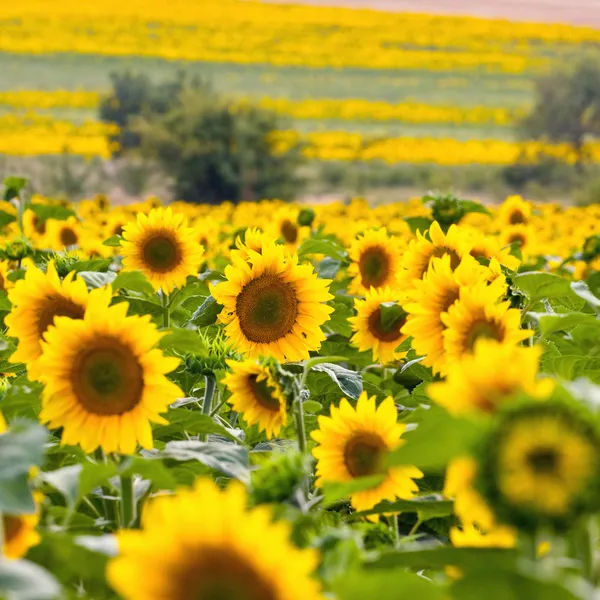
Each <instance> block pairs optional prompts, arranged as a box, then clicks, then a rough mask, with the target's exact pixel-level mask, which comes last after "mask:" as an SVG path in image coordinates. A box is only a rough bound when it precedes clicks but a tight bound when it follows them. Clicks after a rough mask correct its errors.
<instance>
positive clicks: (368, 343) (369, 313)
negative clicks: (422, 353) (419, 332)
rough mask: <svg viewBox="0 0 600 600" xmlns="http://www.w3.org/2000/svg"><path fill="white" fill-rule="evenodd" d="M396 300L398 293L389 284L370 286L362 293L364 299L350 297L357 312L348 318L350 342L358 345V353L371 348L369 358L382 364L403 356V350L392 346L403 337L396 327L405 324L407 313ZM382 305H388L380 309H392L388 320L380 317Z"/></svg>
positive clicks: (396, 345)
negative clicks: (378, 287)
mask: <svg viewBox="0 0 600 600" xmlns="http://www.w3.org/2000/svg"><path fill="white" fill-rule="evenodd" d="M397 299H398V293H397V292H394V291H392V290H391V289H390V288H389V287H384V288H381V289H375V288H371V290H370V291H368V292H367V293H366V294H365V299H364V300H359V299H358V298H356V299H355V300H354V308H355V309H356V313H357V314H356V316H355V317H350V318H349V319H348V321H349V322H350V324H351V325H352V330H353V331H354V332H355V333H354V335H353V336H352V339H351V341H352V342H353V343H354V344H356V345H357V346H358V349H359V350H360V351H361V352H363V351H364V350H372V351H373V360H375V361H381V362H382V363H383V364H386V363H389V362H391V361H392V360H398V359H400V358H403V357H404V356H405V355H406V353H405V352H395V350H396V348H397V347H398V346H399V345H400V344H401V343H402V342H403V341H404V340H405V339H406V336H405V335H403V334H402V333H401V331H400V330H401V329H402V327H403V326H404V324H405V323H406V316H407V315H406V312H404V310H403V309H402V308H401V306H400V305H399V304H398V303H397ZM382 305H388V306H386V307H384V308H387V309H389V310H392V311H393V313H392V317H391V318H390V319H389V322H388V321H384V319H383V318H382V316H383V312H382ZM390 305H391V306H390Z"/></svg>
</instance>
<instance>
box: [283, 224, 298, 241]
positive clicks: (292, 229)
mask: <svg viewBox="0 0 600 600" xmlns="http://www.w3.org/2000/svg"><path fill="white" fill-rule="evenodd" d="M280 229H281V235H282V236H283V239H284V240H285V241H286V242H287V243H288V244H295V243H296V241H297V240H298V227H297V226H296V224H295V223H292V222H291V221H290V220H289V219H286V220H285V221H283V223H281V228H280Z"/></svg>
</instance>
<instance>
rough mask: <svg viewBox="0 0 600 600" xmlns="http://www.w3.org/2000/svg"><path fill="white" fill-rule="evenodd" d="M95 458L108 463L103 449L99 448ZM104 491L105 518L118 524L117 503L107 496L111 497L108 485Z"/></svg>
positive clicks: (103, 487) (104, 486)
mask: <svg viewBox="0 0 600 600" xmlns="http://www.w3.org/2000/svg"><path fill="white" fill-rule="evenodd" d="M94 456H95V458H96V460H97V461H98V462H103V463H106V462H107V460H106V455H105V454H104V452H103V450H102V448H97V449H96V451H95V452H94ZM101 489H102V496H103V497H102V506H103V508H104V517H105V519H106V520H107V521H109V522H110V523H112V524H113V525H116V524H117V513H116V511H115V503H114V502H113V501H112V500H109V499H108V498H107V496H109V495H111V490H110V488H109V487H108V486H107V485H103V486H101Z"/></svg>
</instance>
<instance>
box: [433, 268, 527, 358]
mask: <svg viewBox="0 0 600 600" xmlns="http://www.w3.org/2000/svg"><path fill="white" fill-rule="evenodd" d="M505 292H506V285H505V283H504V281H502V279H496V280H495V281H494V283H493V284H491V285H488V284H487V282H481V283H478V284H475V285H473V286H471V287H463V288H461V289H460V292H459V298H458V300H457V301H456V302H455V303H454V304H453V305H452V306H450V308H448V312H446V313H444V314H442V317H441V318H442V323H443V324H444V325H445V326H446V329H445V330H444V332H443V334H442V335H443V336H444V350H445V353H446V361H447V363H448V364H451V363H453V362H455V361H458V360H460V359H461V358H462V357H463V356H464V355H465V354H470V353H472V352H473V348H474V346H475V342H476V341H477V340H479V339H481V338H488V339H493V340H496V341H497V342H501V343H503V344H518V343H519V342H522V341H523V340H525V339H527V338H528V337H531V336H532V335H533V331H532V330H529V329H521V311H520V310H519V309H517V308H510V302H508V301H506V302H501V301H500V300H501V298H502V297H503V296H504V294H505Z"/></svg>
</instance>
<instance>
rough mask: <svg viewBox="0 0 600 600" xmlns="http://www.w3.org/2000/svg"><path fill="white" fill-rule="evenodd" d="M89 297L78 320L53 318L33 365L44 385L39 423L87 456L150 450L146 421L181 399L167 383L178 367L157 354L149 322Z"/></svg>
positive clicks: (157, 337) (156, 420)
mask: <svg viewBox="0 0 600 600" xmlns="http://www.w3.org/2000/svg"><path fill="white" fill-rule="evenodd" d="M127 309H128V304H127V303H126V302H123V303H120V304H117V305H115V306H110V307H108V305H107V303H106V302H105V301H104V300H103V298H102V297H97V298H91V299H90V302H89V304H88V307H87V310H86V312H85V316H84V318H83V319H79V320H73V319H66V318H64V317H58V318H57V319H56V320H55V325H54V327H51V328H50V329H49V330H48V331H47V332H46V336H45V340H46V341H45V342H43V344H42V346H43V353H42V356H41V357H40V359H39V361H38V366H39V372H38V377H39V379H40V381H42V382H43V383H44V384H45V388H44V392H43V397H42V411H41V414H40V420H41V421H42V422H44V423H49V425H50V427H56V428H58V427H62V428H63V432H62V443H63V444H79V445H80V446H81V447H82V448H83V450H84V451H86V452H92V451H93V450H95V449H96V448H98V447H99V446H100V447H101V448H102V449H103V450H104V451H105V452H122V453H124V454H131V453H133V452H134V451H135V449H136V444H137V443H138V442H139V443H140V445H141V446H142V447H143V448H152V430H151V427H150V421H152V422H154V423H166V421H165V420H164V419H163V418H162V417H160V416H159V413H161V412H165V411H166V410H167V407H168V406H169V404H171V403H172V402H174V401H175V400H176V399H177V398H178V397H181V396H182V395H183V393H182V392H181V390H180V389H179V388H178V387H177V386H176V385H175V384H174V383H172V382H170V381H169V380H168V379H167V378H166V377H165V374H166V373H170V372H171V371H173V369H175V368H176V367H177V365H178V363H179V360H178V359H177V358H172V357H165V356H163V354H162V352H161V351H160V350H158V349H157V348H156V345H157V343H158V341H159V340H160V338H161V334H160V333H159V332H158V331H157V329H156V327H155V326H154V324H152V323H151V322H150V315H144V316H143V317H139V316H131V317H128V316H126V315H127Z"/></svg>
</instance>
